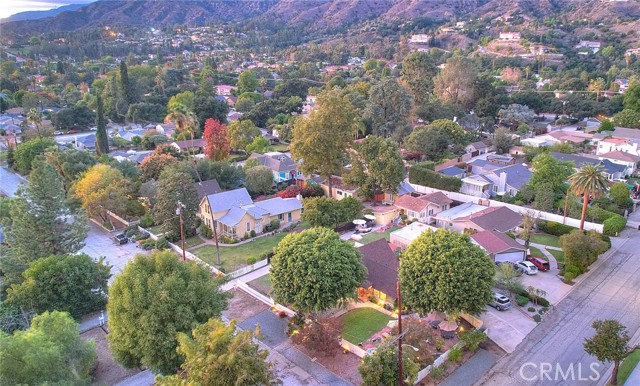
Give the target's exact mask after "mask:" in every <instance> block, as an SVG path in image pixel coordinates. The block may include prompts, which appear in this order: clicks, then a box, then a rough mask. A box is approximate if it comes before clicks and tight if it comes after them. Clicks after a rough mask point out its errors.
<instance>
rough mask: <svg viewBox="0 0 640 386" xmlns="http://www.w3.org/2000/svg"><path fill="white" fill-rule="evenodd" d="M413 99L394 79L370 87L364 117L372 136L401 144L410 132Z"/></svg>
mask: <svg viewBox="0 0 640 386" xmlns="http://www.w3.org/2000/svg"><path fill="white" fill-rule="evenodd" d="M412 108H413V98H412V97H411V95H410V94H409V93H408V92H407V90H406V89H405V88H404V87H402V86H401V85H400V83H398V81H397V80H396V79H395V78H392V77H387V78H384V79H382V80H381V81H380V82H378V83H377V84H375V85H374V86H373V87H371V91H370V93H369V103H368V105H367V108H366V110H365V117H366V118H367V119H369V120H370V121H371V129H372V131H373V133H374V134H376V135H379V136H381V137H385V138H389V137H390V138H393V139H394V140H396V141H397V142H402V141H403V140H404V137H405V136H407V135H408V134H409V132H410V130H411V122H410V120H409V117H410V114H411V110H412Z"/></svg>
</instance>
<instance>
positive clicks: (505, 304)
mask: <svg viewBox="0 0 640 386" xmlns="http://www.w3.org/2000/svg"><path fill="white" fill-rule="evenodd" d="M489 305H490V306H491V307H493V308H495V309H496V310H498V311H506V310H508V309H509V308H511V299H509V297H507V296H505V295H503V294H501V293H500V292H494V293H493V299H491V301H490V302H489Z"/></svg>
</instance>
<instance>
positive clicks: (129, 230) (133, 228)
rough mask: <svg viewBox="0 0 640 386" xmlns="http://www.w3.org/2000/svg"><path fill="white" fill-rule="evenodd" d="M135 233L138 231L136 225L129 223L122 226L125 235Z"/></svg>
mask: <svg viewBox="0 0 640 386" xmlns="http://www.w3.org/2000/svg"><path fill="white" fill-rule="evenodd" d="M136 233H138V226H137V225H129V226H128V227H126V228H124V235H125V236H127V237H131V236H134V235H135V234H136Z"/></svg>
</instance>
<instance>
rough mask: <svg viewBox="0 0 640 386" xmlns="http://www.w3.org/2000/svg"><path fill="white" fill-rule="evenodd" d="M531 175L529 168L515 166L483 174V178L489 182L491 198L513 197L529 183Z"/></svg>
mask: <svg viewBox="0 0 640 386" xmlns="http://www.w3.org/2000/svg"><path fill="white" fill-rule="evenodd" d="M532 174H533V173H532V172H531V170H529V168H527V167H526V166H524V165H520V164H517V165H510V166H505V167H503V168H500V169H496V170H494V171H492V172H490V173H487V174H484V175H483V177H486V178H487V179H488V180H490V181H491V196H496V195H498V196H503V195H505V194H509V195H510V196H511V197H513V196H515V195H516V194H518V192H519V191H520V189H521V188H522V187H523V186H524V185H526V184H527V183H529V180H530V179H531V175H532Z"/></svg>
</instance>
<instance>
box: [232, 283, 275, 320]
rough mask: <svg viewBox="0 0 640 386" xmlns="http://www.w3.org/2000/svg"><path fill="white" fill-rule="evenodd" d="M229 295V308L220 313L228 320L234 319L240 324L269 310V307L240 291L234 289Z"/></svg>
mask: <svg viewBox="0 0 640 386" xmlns="http://www.w3.org/2000/svg"><path fill="white" fill-rule="evenodd" d="M231 293H232V294H233V297H232V298H231V299H229V307H227V309H226V310H225V311H224V312H223V313H222V314H223V315H224V316H225V317H226V318H228V319H229V320H231V319H235V320H236V321H237V322H238V323H242V322H244V321H245V320H247V319H249V318H252V317H254V316H256V315H257V314H259V313H261V312H262V311H264V310H268V309H269V306H267V305H266V304H264V303H263V302H261V301H260V300H258V299H256V298H254V297H253V296H251V295H249V294H247V293H246V292H244V291H243V290H241V289H234V290H233V291H231Z"/></svg>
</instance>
